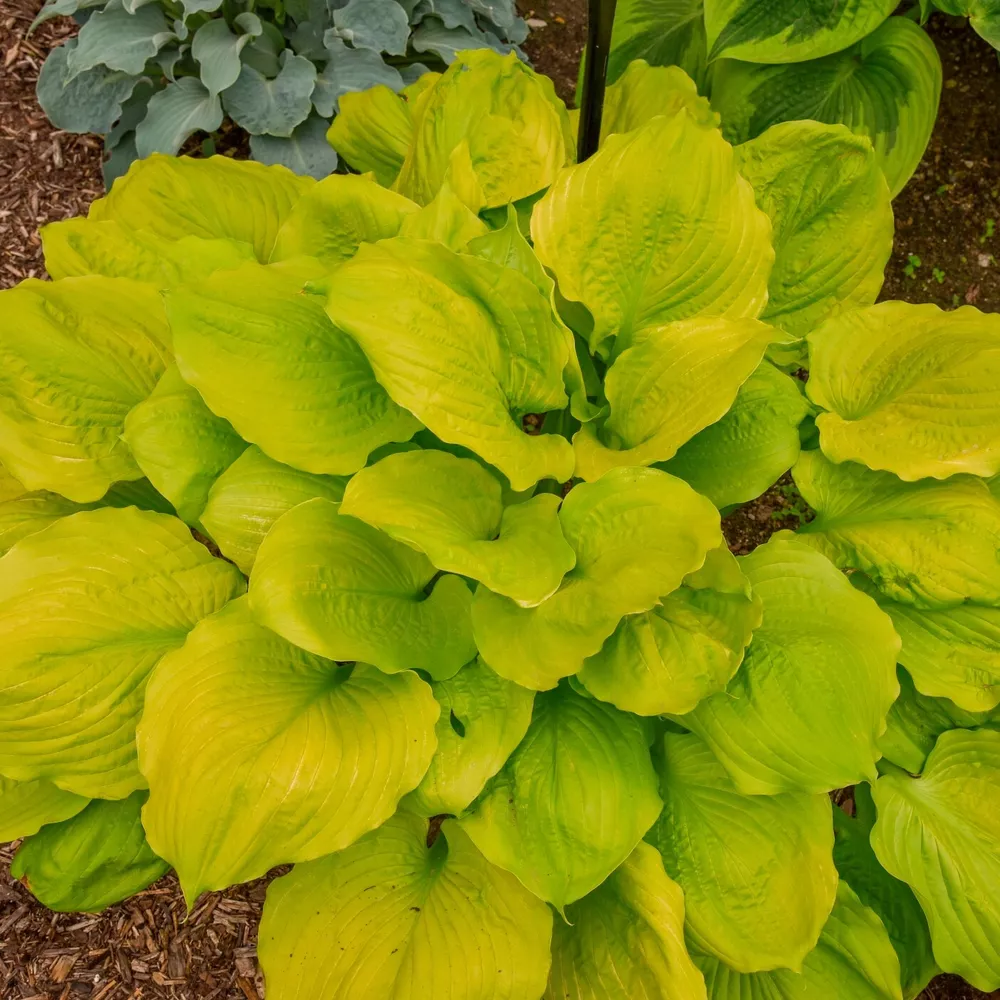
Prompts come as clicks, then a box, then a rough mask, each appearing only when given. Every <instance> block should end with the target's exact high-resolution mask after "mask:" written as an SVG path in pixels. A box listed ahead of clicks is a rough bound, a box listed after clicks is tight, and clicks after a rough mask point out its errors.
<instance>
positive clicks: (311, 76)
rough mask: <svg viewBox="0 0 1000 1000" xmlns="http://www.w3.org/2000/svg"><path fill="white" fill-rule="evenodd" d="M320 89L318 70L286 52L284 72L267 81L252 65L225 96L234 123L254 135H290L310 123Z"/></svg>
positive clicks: (224, 99) (242, 71)
mask: <svg viewBox="0 0 1000 1000" xmlns="http://www.w3.org/2000/svg"><path fill="white" fill-rule="evenodd" d="M315 86H316V67H315V66H314V65H313V64H312V63H311V62H310V61H309V60H308V59H305V58H303V57H302V56H297V55H295V54H294V53H293V52H292V51H291V50H289V49H286V50H285V51H284V52H283V53H282V54H281V70H280V72H279V73H278V75H277V76H276V77H275V78H274V79H273V80H268V79H265V77H264V76H262V75H261V74H260V73H258V72H257V70H255V69H254V68H253V67H252V66H244V67H243V69H242V70H240V75H239V79H238V80H237V81H236V82H235V83H234V84H233V85H232V86H231V87H230V88H229V89H228V90H227V91H225V93H223V95H222V99H223V101H224V102H225V106H226V111H227V112H228V113H229V115H230V117H231V118H232V119H233V121H235V122H236V124H237V125H239V126H240V127H241V128H244V129H246V130H247V132H249V133H250V134H251V135H261V134H266V135H279V136H290V135H291V134H292V131H293V130H294V128H295V126H296V125H298V124H299V123H300V122H303V121H305V120H306V118H307V117H308V116H309V111H310V108H311V106H312V101H311V97H312V92H313V88H314V87H315Z"/></svg>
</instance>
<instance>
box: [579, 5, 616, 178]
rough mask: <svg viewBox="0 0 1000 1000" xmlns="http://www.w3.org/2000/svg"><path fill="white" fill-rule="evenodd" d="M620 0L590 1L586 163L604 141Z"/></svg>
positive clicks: (582, 142) (583, 132)
mask: <svg viewBox="0 0 1000 1000" xmlns="http://www.w3.org/2000/svg"><path fill="white" fill-rule="evenodd" d="M617 2H618V0H590V4H589V9H588V20H587V50H586V56H585V62H584V72H583V93H582V96H581V101H580V136H579V139H578V141H577V148H576V153H577V160H578V161H579V162H580V163H583V161H584V160H586V159H587V158H588V157H590V156H592V155H593V154H594V153H596V152H597V146H598V144H599V143H600V140H601V115H602V113H603V111H604V90H605V88H606V86H607V77H608V55H609V54H610V52H611V30H612V28H613V27H614V24H615V6H616V5H617Z"/></svg>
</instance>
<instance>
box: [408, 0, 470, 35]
mask: <svg viewBox="0 0 1000 1000" xmlns="http://www.w3.org/2000/svg"><path fill="white" fill-rule="evenodd" d="M421 7H423V8H424V13H425V14H434V15H436V16H437V17H439V18H440V19H441V22H442V23H443V24H444V26H445V27H446V28H465V29H466V30H467V31H469V32H471V33H473V34H475V32H477V31H478V30H479V25H478V24H476V15H475V14H474V13H473V11H472V8H471V7H470V6H469V5H468V4H467V3H465V0H422V3H421Z"/></svg>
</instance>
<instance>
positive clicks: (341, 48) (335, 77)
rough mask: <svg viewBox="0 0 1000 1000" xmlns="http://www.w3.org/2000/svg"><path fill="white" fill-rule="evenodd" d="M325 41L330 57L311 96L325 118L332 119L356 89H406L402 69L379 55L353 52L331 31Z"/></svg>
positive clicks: (368, 51) (370, 52)
mask: <svg viewBox="0 0 1000 1000" xmlns="http://www.w3.org/2000/svg"><path fill="white" fill-rule="evenodd" d="M325 42H326V49H327V53H328V55H329V57H330V58H329V60H328V61H327V64H326V66H325V67H324V69H323V72H322V73H321V74H320V75H319V77H318V78H317V80H316V89H315V90H314V91H313V95H312V100H313V105H314V107H315V108H316V110H317V112H319V114H320V115H322V116H323V117H324V118H330V117H331V116H332V115H333V113H334V112H335V111H336V110H337V101H338V100H340V98H341V96H342V95H344V94H347V93H349V92H351V91H353V90H368V88H369V87H374V86H376V85H377V84H380V83H381V84H385V86H387V87H389V88H391V89H392V90H396V91H399V90H402V89H403V86H404V84H403V78H402V76H400V74H399V70H397V69H396V68H395V67H394V66H387V65H386V64H385V63H384V62H382V57H381V56H380V55H379V54H378V53H377V52H372V51H371V50H370V49H350V48H348V47H347V46H346V45H345V44H344V43H343V41H341V39H339V38H338V37H337V36H336V35H333V34H331V33H330V32H327V35H326V38H325Z"/></svg>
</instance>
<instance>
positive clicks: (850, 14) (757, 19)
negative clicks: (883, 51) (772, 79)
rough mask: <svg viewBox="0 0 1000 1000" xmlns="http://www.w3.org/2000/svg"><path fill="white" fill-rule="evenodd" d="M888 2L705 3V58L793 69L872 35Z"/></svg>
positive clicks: (750, 0) (760, 0)
mask: <svg viewBox="0 0 1000 1000" xmlns="http://www.w3.org/2000/svg"><path fill="white" fill-rule="evenodd" d="M895 9H896V4H895V3H893V0H846V2H845V3H837V4H829V3H811V4H807V5H806V8H803V5H802V4H801V3H800V2H797V0H777V2H775V0H705V29H706V31H707V33H708V45H709V58H710V59H717V58H719V57H720V56H726V57H727V58H729V59H742V60H744V61H746V62H755V63H798V62H803V61H805V60H807V59H819V58H821V57H822V56H827V55H830V53H832V52H839V51H840V50H841V49H846V48H847V47H848V46H849V45H853V44H854V43H855V42H857V41H860V40H861V39H862V38H864V37H865V35H869V34H871V32H873V31H874V30H875V29H876V28H877V27H878V26H879V25H880V24H881V23H882V22H883V21H884V20H885V19H886V18H887V17H888V16H889V15H890V14H891V13H892V12H893V11H894V10H895Z"/></svg>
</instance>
